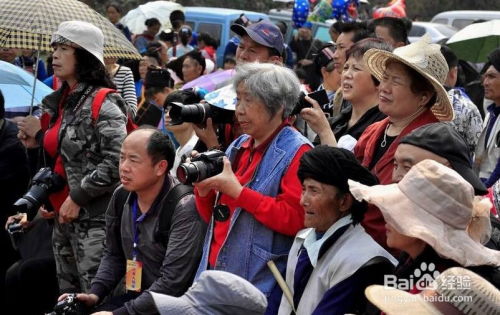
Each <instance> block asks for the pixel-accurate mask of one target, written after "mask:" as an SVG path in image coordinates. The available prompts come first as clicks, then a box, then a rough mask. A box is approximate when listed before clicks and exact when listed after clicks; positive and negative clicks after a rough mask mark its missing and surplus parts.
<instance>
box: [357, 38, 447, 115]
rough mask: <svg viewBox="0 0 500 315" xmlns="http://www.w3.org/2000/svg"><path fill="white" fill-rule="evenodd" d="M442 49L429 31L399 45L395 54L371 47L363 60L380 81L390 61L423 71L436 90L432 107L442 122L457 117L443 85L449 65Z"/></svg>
mask: <svg viewBox="0 0 500 315" xmlns="http://www.w3.org/2000/svg"><path fill="white" fill-rule="evenodd" d="M440 49H441V46H439V45H438V44H431V38H430V37H429V36H428V35H427V34H426V35H424V36H423V37H422V38H421V39H420V40H419V41H417V42H415V43H412V44H410V45H407V46H403V47H399V48H396V49H394V51H393V52H392V53H391V52H389V51H385V50H380V49H375V48H372V49H370V50H368V51H367V52H366V53H365V54H364V56H363V60H364V61H365V63H366V65H367V67H368V69H369V71H370V72H371V74H373V75H374V76H375V77H376V78H377V79H378V80H379V81H381V80H382V76H383V74H384V72H385V69H386V65H387V61H388V60H395V61H397V62H400V63H402V64H404V65H406V66H408V67H410V68H412V69H414V70H415V71H417V72H418V73H420V74H421V75H422V76H423V77H424V78H426V79H427V80H428V81H429V82H430V83H431V84H432V86H433V87H434V90H435V91H436V96H437V98H436V103H435V104H434V105H432V107H431V110H432V112H433V113H434V116H436V118H437V119H439V120H440V121H451V120H453V117H454V116H453V107H452V105H451V102H450V99H449V98H448V93H446V90H445V89H444V87H443V84H444V82H445V81H446V76H447V75H448V71H449V68H448V64H447V63H446V59H444V57H443V55H442V54H441V51H440Z"/></svg>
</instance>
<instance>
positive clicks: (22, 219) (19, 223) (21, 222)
mask: <svg viewBox="0 0 500 315" xmlns="http://www.w3.org/2000/svg"><path fill="white" fill-rule="evenodd" d="M29 224H30V222H29V221H28V215H27V214H26V213H18V214H16V215H12V216H10V217H9V218H8V219H7V222H6V223H5V230H7V232H9V234H14V233H19V232H22V231H23V230H24V229H26V228H27V227H28V226H29Z"/></svg>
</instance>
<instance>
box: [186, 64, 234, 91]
mask: <svg viewBox="0 0 500 315" xmlns="http://www.w3.org/2000/svg"><path fill="white" fill-rule="evenodd" d="M235 73H236V72H235V71H234V70H232V69H231V70H224V71H217V72H213V73H209V74H205V75H203V76H201V77H199V78H197V79H195V80H193V81H191V82H188V83H186V84H184V85H183V86H182V89H183V90H184V89H189V88H193V87H201V88H204V89H205V90H207V91H209V92H212V91H215V90H217V89H218V88H220V87H223V86H224V85H227V84H228V81H229V80H230V79H231V78H232V77H233V75H234V74H235Z"/></svg>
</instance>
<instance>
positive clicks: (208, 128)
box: [193, 118, 219, 148]
mask: <svg viewBox="0 0 500 315" xmlns="http://www.w3.org/2000/svg"><path fill="white" fill-rule="evenodd" d="M193 129H194V132H195V133H196V135H197V136H198V138H200V140H201V141H203V143H204V144H205V145H206V146H207V148H212V147H215V146H218V145H219V140H218V139H217V133H216V132H215V128H214V125H213V122H212V118H208V119H207V121H206V123H205V125H204V127H202V125H199V124H193Z"/></svg>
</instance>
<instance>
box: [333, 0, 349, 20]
mask: <svg viewBox="0 0 500 315" xmlns="http://www.w3.org/2000/svg"><path fill="white" fill-rule="evenodd" d="M350 1H351V0H333V2H332V8H333V13H332V17H333V18H334V19H337V20H342V21H347V20H350V17H349V14H348V13H347V7H349V2H350Z"/></svg>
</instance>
